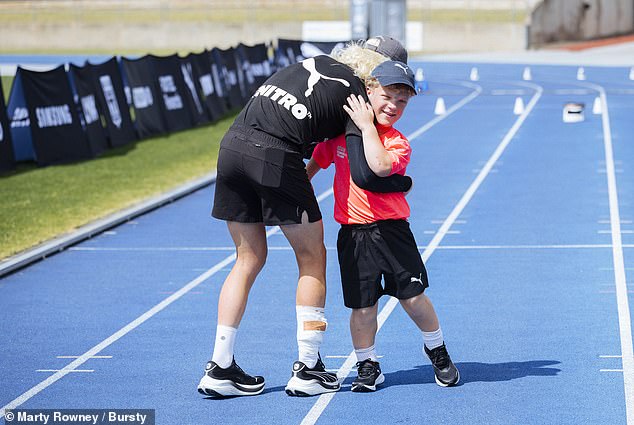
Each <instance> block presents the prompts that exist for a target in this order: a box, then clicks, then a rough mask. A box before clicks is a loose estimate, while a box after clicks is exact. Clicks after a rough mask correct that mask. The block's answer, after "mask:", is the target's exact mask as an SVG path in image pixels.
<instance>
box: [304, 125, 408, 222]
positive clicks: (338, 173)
mask: <svg viewBox="0 0 634 425" xmlns="http://www.w3.org/2000/svg"><path fill="white" fill-rule="evenodd" d="M377 130H378V133H379V138H380V139H381V142H383V146H385V149H386V150H387V151H388V152H389V154H390V156H391V157H392V171H391V173H390V174H405V169H406V168H407V164H409V160H410V155H411V153H412V148H411V147H410V145H409V142H408V141H407V139H406V138H405V136H403V135H402V134H401V133H400V132H399V131H398V130H396V129H395V128H393V127H387V128H385V127H377ZM313 159H314V160H315V162H317V164H318V165H319V166H320V167H321V168H328V167H329V166H330V164H332V163H333V162H334V163H335V181H334V183H333V191H334V194H335V220H336V221H337V223H340V224H367V223H373V222H375V221H379V220H395V219H407V218H408V217H409V213H410V210H409V204H408V203H407V201H406V200H405V194H404V193H403V192H391V193H375V192H369V191H367V190H363V189H361V188H360V187H358V186H357V185H355V184H354V182H353V181H352V178H351V177H350V164H349V163H348V151H347V149H346V139H345V135H341V136H338V137H335V138H334V139H330V140H327V141H325V142H322V143H319V144H318V145H317V147H316V148H315V151H314V152H313Z"/></svg>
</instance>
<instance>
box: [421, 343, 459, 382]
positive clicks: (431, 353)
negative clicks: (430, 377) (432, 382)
mask: <svg viewBox="0 0 634 425" xmlns="http://www.w3.org/2000/svg"><path fill="white" fill-rule="evenodd" d="M425 353H426V354H427V356H428V357H429V360H431V364H432V366H433V367H434V374H435V375H436V383H437V384H438V385H440V386H441V387H450V386H452V385H456V384H457V383H458V381H459V380H460V372H458V369H457V368H456V366H455V365H454V364H453V362H452V361H451V357H449V353H447V347H445V344H443V345H441V346H440V347H436V348H434V349H433V350H430V349H428V348H427V346H425Z"/></svg>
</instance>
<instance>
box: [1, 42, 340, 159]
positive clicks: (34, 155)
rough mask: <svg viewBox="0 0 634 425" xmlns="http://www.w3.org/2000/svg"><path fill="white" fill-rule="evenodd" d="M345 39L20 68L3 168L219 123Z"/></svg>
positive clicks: (5, 130)
mask: <svg viewBox="0 0 634 425" xmlns="http://www.w3.org/2000/svg"><path fill="white" fill-rule="evenodd" d="M344 44H345V42H307V41H302V40H289V39H279V40H277V47H276V48H273V45H272V44H271V43H266V44H265V43H260V44H256V45H253V46H248V45H245V44H242V43H241V44H239V45H238V46H237V47H235V48H234V47H231V48H228V49H224V50H223V49H219V48H213V49H212V50H211V51H209V50H205V51H203V52H201V53H191V54H189V55H187V56H186V57H178V56H177V55H176V54H174V55H170V56H166V57H158V56H152V55H146V56H144V57H141V58H138V59H132V58H121V61H118V60H117V58H114V57H113V58H111V59H110V60H108V61H106V62H104V63H101V64H90V63H86V64H85V65H84V66H83V67H82V66H74V65H73V66H71V71H70V73H69V75H68V76H67V75H66V73H65V72H64V71H63V69H62V68H61V67H60V68H57V69H55V70H54V71H51V72H50V73H34V72H32V71H25V70H24V69H22V68H19V69H18V73H17V74H16V77H15V78H14V81H13V86H12V88H11V94H10V97H9V102H8V104H7V105H6V116H5V117H4V118H3V119H4V122H2V121H1V119H0V170H2V169H6V168H8V167H11V166H12V165H13V164H14V163H16V162H19V161H29V160H34V161H36V162H37V163H38V164H51V163H55V162H67V161H73V160H77V159H83V158H90V157H93V156H95V155H96V154H98V153H100V152H102V151H103V150H104V149H107V148H110V147H118V146H122V145H125V144H128V143H130V142H132V141H134V140H136V139H143V138H147V137H151V136H157V135H163V134H166V133H168V132H173V131H179V130H185V129H188V128H190V127H193V126H195V125H202V124H205V123H209V122H214V121H217V120H219V119H221V118H223V117H224V116H226V114H227V113H228V111H229V110H232V109H234V110H235V109H239V108H242V106H243V105H244V104H245V103H246V102H247V101H248V99H249V98H250V97H251V96H252V95H253V93H254V92H255V90H257V88H258V87H259V86H261V85H262V84H263V83H264V82H265V81H266V79H267V78H268V77H269V76H271V75H272V74H273V73H274V72H275V71H276V70H278V69H280V68H282V67H284V66H287V65H289V64H291V63H296V62H298V61H301V60H304V59H305V58H308V57H312V56H316V55H319V54H329V53H330V52H331V51H332V49H333V48H337V47H340V46H343V45H344ZM62 75H63V78H62ZM69 76H70V78H68V77H69ZM23 80H24V81H23ZM73 88H74V91H75V93H76V94H77V96H76V102H75V101H74V100H73V98H72V93H73ZM26 93H28V95H27V94H26ZM27 98H28V99H27ZM27 100H28V102H27ZM38 102H39V103H38ZM42 102H44V103H42ZM46 102H49V103H46ZM40 103H41V104H40ZM1 106H4V105H1ZM0 109H4V108H1V107H0ZM3 112H4V111H3ZM38 114H39V115H38ZM0 115H2V113H0ZM80 118H81V119H80ZM7 120H8V122H7ZM42 123H44V124H45V126H44V127H42V126H41V124H42ZM9 127H10V129H9ZM7 140H8V142H7V143H6V144H4V143H3V142H5V141H7Z"/></svg>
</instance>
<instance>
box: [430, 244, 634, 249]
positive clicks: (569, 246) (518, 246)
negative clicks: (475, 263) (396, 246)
mask: <svg viewBox="0 0 634 425" xmlns="http://www.w3.org/2000/svg"><path fill="white" fill-rule="evenodd" d="M631 246H632V247H634V245H631ZM419 248H424V247H419ZM587 248H612V245H611V244H587V245H583V244H581V245H443V246H439V247H438V248H437V249H587Z"/></svg>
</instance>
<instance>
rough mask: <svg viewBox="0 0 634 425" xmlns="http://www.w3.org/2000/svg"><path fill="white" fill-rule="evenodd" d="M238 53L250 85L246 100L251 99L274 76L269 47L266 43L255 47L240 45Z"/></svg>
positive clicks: (237, 49)
mask: <svg viewBox="0 0 634 425" xmlns="http://www.w3.org/2000/svg"><path fill="white" fill-rule="evenodd" d="M236 53H237V54H238V57H239V58H240V59H241V61H242V67H243V70H244V74H245V75H246V77H247V81H248V83H249V85H248V87H247V88H246V89H247V94H246V98H249V97H251V96H252V95H253V93H255V91H256V90H257V88H258V87H260V86H261V85H262V83H264V81H266V79H267V78H269V77H270V76H271V74H273V66H272V62H271V59H270V58H269V53H268V47H267V45H266V44H264V43H261V44H256V45H254V46H247V45H245V44H239V45H238V47H237V48H236Z"/></svg>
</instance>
